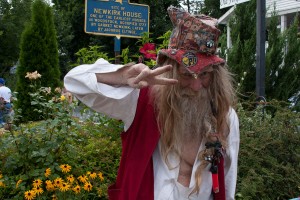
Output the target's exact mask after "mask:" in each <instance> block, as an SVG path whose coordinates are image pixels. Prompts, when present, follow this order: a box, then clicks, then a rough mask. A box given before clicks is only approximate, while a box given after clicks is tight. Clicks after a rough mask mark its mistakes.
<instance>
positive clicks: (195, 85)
mask: <svg viewBox="0 0 300 200" xmlns="http://www.w3.org/2000/svg"><path fill="white" fill-rule="evenodd" d="M202 87H203V85H202V80H201V79H200V78H197V79H194V78H193V79H191V80H190V84H189V88H191V89H192V90H193V91H195V92H198V91H199V90H200V89H201V88H202Z"/></svg>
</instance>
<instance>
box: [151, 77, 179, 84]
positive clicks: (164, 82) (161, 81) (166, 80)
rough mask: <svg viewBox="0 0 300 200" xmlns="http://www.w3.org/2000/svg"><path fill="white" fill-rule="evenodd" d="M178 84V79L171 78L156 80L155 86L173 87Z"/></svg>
mask: <svg viewBox="0 0 300 200" xmlns="http://www.w3.org/2000/svg"><path fill="white" fill-rule="evenodd" d="M176 83H178V80H177V79H170V78H156V79H155V84H156V85H173V84H176Z"/></svg>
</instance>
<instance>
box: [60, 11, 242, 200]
mask: <svg viewBox="0 0 300 200" xmlns="http://www.w3.org/2000/svg"><path fill="white" fill-rule="evenodd" d="M168 14H169V16H170V19H171V21H172V23H173V26H174V29H173V32H172V34H171V36H170V41H169V46H168V48H167V49H162V50H160V51H159V52H158V57H157V67H156V68H154V69H149V67H148V66H146V65H144V64H142V63H138V64H127V65H115V64H110V63H109V62H108V61H106V60H104V59H99V60H97V61H96V62H95V63H94V64H90V65H88V64H85V65H81V66H78V67H76V68H74V69H72V70H71V71H70V72H69V73H68V74H67V75H66V76H65V78H64V85H65V87H66V89H67V90H68V91H70V92H71V93H73V94H74V95H75V96H76V97H77V98H78V99H79V100H80V101H82V102H83V103H84V104H86V105H87V106H89V107H91V108H92V109H94V110H95V111H97V112H101V113H105V114H107V115H108V116H110V117H112V118H115V119H119V120H122V121H123V122H124V132H122V133H121V138H122V157H121V162H120V167H119V170H118V176H117V180H116V182H115V184H113V185H111V186H110V187H109V189H108V194H109V199H111V200H153V199H155V200H179V199H180V200H185V199H191V200H193V199H197V200H212V199H224V200H225V199H226V200H233V199H234V196H235V189H236V180H237V164H238V152H239V141H240V138H239V121H238V117H237V114H236V112H235V110H234V105H235V102H236V98H235V97H236V95H235V90H234V87H233V78H232V75H231V73H230V72H229V71H228V69H227V66H226V64H225V61H224V60H223V59H222V58H220V57H218V56H217V55H215V52H216V48H217V44H218V37H219V34H220V31H219V30H218V29H217V27H216V22H217V21H216V20H215V19H213V18H211V17H209V16H205V15H191V14H189V13H188V12H186V11H184V10H182V9H179V8H175V7H173V6H171V7H169V8H168Z"/></svg>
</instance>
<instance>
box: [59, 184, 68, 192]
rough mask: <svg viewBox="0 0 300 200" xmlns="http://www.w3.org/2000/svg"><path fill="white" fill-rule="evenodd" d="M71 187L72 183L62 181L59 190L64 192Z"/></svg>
mask: <svg viewBox="0 0 300 200" xmlns="http://www.w3.org/2000/svg"><path fill="white" fill-rule="evenodd" d="M69 189H70V185H69V184H67V183H62V184H61V186H60V187H59V190H60V191H62V192H66V191H68V190H69Z"/></svg>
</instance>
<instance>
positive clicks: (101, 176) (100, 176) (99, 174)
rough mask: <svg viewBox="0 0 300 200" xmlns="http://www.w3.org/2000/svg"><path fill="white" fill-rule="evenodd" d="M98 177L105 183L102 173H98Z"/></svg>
mask: <svg viewBox="0 0 300 200" xmlns="http://www.w3.org/2000/svg"><path fill="white" fill-rule="evenodd" d="M98 176H99V178H100V180H101V181H104V178H103V174H102V172H99V173H98Z"/></svg>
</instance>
